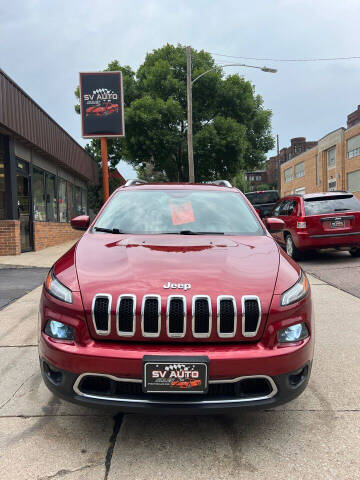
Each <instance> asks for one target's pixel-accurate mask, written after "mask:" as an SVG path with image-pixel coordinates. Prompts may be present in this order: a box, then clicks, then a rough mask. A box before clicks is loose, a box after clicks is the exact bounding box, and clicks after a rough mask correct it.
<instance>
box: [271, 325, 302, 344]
mask: <svg viewBox="0 0 360 480" xmlns="http://www.w3.org/2000/svg"><path fill="white" fill-rule="evenodd" d="M308 336H309V330H308V328H307V326H306V325H305V323H297V324H296V325H291V327H287V328H283V329H282V330H279V332H278V340H279V343H288V342H300V340H304V338H307V337H308Z"/></svg>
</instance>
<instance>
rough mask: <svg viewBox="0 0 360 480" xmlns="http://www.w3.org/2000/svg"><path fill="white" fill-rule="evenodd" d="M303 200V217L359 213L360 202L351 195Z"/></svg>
mask: <svg viewBox="0 0 360 480" xmlns="http://www.w3.org/2000/svg"><path fill="white" fill-rule="evenodd" d="M304 200H305V215H321V214H323V213H334V212H346V211H354V210H355V211H360V202H359V201H358V200H357V199H356V198H355V197H354V196H353V195H336V196H333V197H331V196H326V197H317V198H316V197H315V198H309V200H307V199H304Z"/></svg>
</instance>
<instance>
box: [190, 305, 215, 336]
mask: <svg viewBox="0 0 360 480" xmlns="http://www.w3.org/2000/svg"><path fill="white" fill-rule="evenodd" d="M193 330H194V332H193V334H194V337H204V338H205V337H209V336H210V332H211V307H210V299H209V298H196V297H194V309H193Z"/></svg>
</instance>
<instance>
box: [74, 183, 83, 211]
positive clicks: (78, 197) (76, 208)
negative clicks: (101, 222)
mask: <svg viewBox="0 0 360 480" xmlns="http://www.w3.org/2000/svg"><path fill="white" fill-rule="evenodd" d="M74 188H75V195H74V216H75V217H77V216H78V215H82V209H81V189H80V187H74Z"/></svg>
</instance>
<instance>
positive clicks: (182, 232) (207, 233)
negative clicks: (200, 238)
mask: <svg viewBox="0 0 360 480" xmlns="http://www.w3.org/2000/svg"><path fill="white" fill-rule="evenodd" d="M178 233H179V234H180V235H224V232H194V231H192V230H180V232H178Z"/></svg>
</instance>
